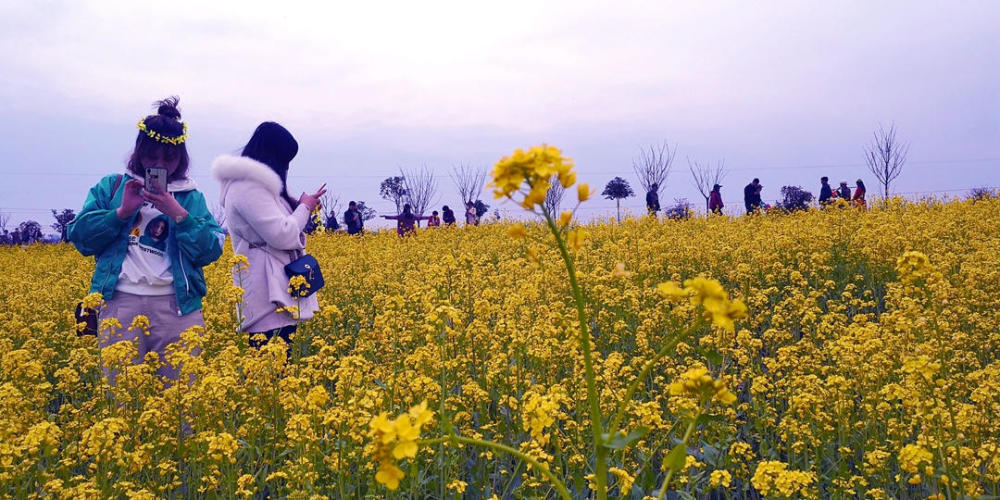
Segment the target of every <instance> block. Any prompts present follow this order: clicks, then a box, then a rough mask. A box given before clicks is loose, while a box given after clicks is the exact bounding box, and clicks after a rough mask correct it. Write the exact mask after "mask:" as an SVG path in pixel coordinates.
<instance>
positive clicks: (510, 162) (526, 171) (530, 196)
mask: <svg viewBox="0 0 1000 500" xmlns="http://www.w3.org/2000/svg"><path fill="white" fill-rule="evenodd" d="M553 176H556V177H557V178H558V180H559V183H560V184H562V187H564V188H568V187H570V186H572V185H573V184H576V172H574V171H573V160H572V159H570V158H567V157H564V156H563V155H562V152H561V151H559V148H557V147H555V146H549V145H544V144H543V145H541V146H532V147H531V148H529V149H528V150H527V151H525V150H523V149H517V150H515V151H514V153H513V154H511V155H510V156H505V157H503V158H502V159H501V160H500V161H499V162H497V164H496V165H495V166H494V167H493V182H492V183H491V184H490V185H491V186H492V187H493V195H494V196H495V197H496V198H498V199H499V198H513V195H514V194H515V193H521V194H522V195H523V198H522V199H521V200H515V201H518V202H519V203H520V205H521V206H522V207H524V208H525V209H526V210H534V208H535V207H536V206H538V205H541V204H542V203H544V202H545V196H546V193H547V192H548V190H549V187H550V182H551V179H552V177H553ZM525 185H526V186H525ZM525 188H527V189H526V190H525ZM583 189H584V191H586V193H587V194H586V196H582V198H581V201H583V200H585V199H586V198H587V196H589V191H587V189H586V187H585V185H584V188H583ZM581 194H582V192H581Z"/></svg>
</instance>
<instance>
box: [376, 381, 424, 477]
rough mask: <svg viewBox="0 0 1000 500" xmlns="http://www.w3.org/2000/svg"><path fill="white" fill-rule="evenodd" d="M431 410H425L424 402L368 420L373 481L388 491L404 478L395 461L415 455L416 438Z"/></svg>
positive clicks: (418, 436)
mask: <svg viewBox="0 0 1000 500" xmlns="http://www.w3.org/2000/svg"><path fill="white" fill-rule="evenodd" d="M433 416H434V413H433V412H431V411H430V410H428V409H427V402H426V401H424V402H422V403H420V404H419V405H416V406H414V407H413V408H410V411H409V413H406V414H403V415H400V416H398V417H396V418H395V419H394V420H389V417H388V414H387V413H384V412H383V413H380V414H379V415H378V416H377V417H375V418H373V419H372V420H371V422H369V424H368V427H369V428H370V431H369V434H368V435H369V437H371V438H372V440H373V451H372V456H373V458H374V459H375V461H376V462H377V463H378V471H377V472H376V473H375V480H376V481H378V482H379V483H382V484H384V485H385V487H386V488H389V489H390V490H395V489H396V488H399V481H400V480H401V479H403V477H405V474H404V473H403V471H402V470H401V469H400V468H399V467H397V466H396V461H397V460H401V459H403V458H414V457H416V456H417V439H419V438H420V428H421V427H423V426H424V425H425V424H427V423H428V422H430V421H431V418H432V417H433Z"/></svg>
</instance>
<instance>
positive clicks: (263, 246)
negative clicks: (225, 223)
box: [249, 241, 306, 261]
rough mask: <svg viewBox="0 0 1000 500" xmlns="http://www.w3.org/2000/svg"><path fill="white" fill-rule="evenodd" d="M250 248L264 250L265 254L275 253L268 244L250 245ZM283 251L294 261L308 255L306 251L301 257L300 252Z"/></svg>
mask: <svg viewBox="0 0 1000 500" xmlns="http://www.w3.org/2000/svg"><path fill="white" fill-rule="evenodd" d="M249 246H250V248H259V249H261V250H263V251H264V252H265V253H269V254H271V255H274V252H272V251H271V246H270V245H268V244H267V242H264V241H262V242H260V243H250V245H249ZM281 251H282V252H286V253H288V255H289V256H291V258H292V260H293V261H294V260H295V259H298V258H299V257H302V256H303V255H305V253H306V252H305V250H302V251H301V252H302V253H301V255H300V254H299V250H281Z"/></svg>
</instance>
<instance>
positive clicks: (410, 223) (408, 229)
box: [382, 203, 430, 236]
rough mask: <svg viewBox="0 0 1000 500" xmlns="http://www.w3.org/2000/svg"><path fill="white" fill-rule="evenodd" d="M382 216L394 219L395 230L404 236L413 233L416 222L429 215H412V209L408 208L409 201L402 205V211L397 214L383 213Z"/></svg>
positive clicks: (425, 218)
mask: <svg viewBox="0 0 1000 500" xmlns="http://www.w3.org/2000/svg"><path fill="white" fill-rule="evenodd" d="M382 217H385V218H386V219H389V220H394V221H396V232H397V233H399V235H400V236H406V235H408V234H410V233H413V232H414V231H415V230H416V223H417V222H419V221H422V220H427V219H430V217H424V216H420V215H413V209H412V208H410V204H409V203H407V204H406V205H403V213H401V214H399V215H383V216H382Z"/></svg>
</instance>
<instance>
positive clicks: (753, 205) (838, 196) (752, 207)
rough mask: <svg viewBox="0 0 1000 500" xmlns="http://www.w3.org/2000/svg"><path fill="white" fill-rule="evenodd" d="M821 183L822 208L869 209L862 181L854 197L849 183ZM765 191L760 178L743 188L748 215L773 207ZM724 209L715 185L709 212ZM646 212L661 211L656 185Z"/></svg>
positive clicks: (718, 186)
mask: <svg viewBox="0 0 1000 500" xmlns="http://www.w3.org/2000/svg"><path fill="white" fill-rule="evenodd" d="M819 182H820V190H819V199H818V201H819V206H820V208H826V207H828V206H830V205H833V204H834V203H837V201H838V200H844V201H845V202H846V204H847V205H849V206H853V207H856V208H859V209H862V210H864V209H866V208H867V206H868V205H867V203H866V202H865V193H866V191H865V183H864V181H862V180H861V179H858V180H857V181H856V182H855V186H854V194H853V195H852V194H851V188H850V186H848V185H847V181H841V182H840V186H838V187H837V189H833V188H832V187H830V178H829V177H826V176H823V177H821V178H820V180H819ZM763 189H764V185H763V184H761V183H760V179H758V178H754V179H753V180H752V181H750V183H749V184H747V185H746V186H744V187H743V205H744V207H745V209H746V214H747V215H751V214H755V213H759V212H762V211H767V210H770V209H771V205H768V204H765V203H764V201H763V199H762V198H761V192H762V191H763ZM723 208H725V204H724V203H723V202H722V185H721V184H714V185H713V186H712V191H711V192H709V197H708V210H709V212H710V213H713V214H717V215H721V214H722V209H723ZM646 210H647V211H648V212H649V213H650V214H651V215H656V214H657V213H659V211H660V196H659V186H658V185H656V184H652V185H651V186H650V189H649V191H647V192H646Z"/></svg>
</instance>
